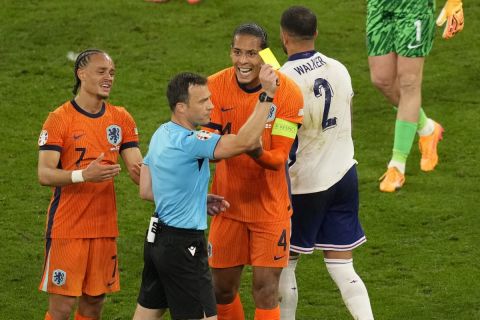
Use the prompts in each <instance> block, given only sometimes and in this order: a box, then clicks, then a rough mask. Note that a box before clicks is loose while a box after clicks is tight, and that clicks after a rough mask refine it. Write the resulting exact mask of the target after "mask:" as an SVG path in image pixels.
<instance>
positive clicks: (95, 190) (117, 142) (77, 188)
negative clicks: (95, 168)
mask: <svg viewBox="0 0 480 320" xmlns="http://www.w3.org/2000/svg"><path fill="white" fill-rule="evenodd" d="M128 147H138V134H137V129H136V125H135V122H134V121H133V119H132V117H131V116H130V115H129V114H128V112H127V111H126V110H125V109H123V108H119V107H115V106H113V105H110V104H108V103H105V104H104V106H103V107H102V110H101V111H100V112H99V113H97V114H89V113H87V112H85V111H84V110H83V109H81V108H80V107H79V106H78V105H76V104H75V102H74V101H71V102H70V101H69V102H66V103H65V104H63V105H62V106H61V107H59V108H58V109H56V110H55V111H54V112H52V113H50V115H49V116H48V118H47V120H46V121H45V124H44V125H43V128H42V132H41V134H40V138H39V149H40V152H42V150H54V151H58V152H60V161H59V168H61V169H65V170H77V169H84V168H86V167H87V166H88V165H89V164H90V162H91V161H93V160H95V159H96V158H97V157H98V156H99V155H100V154H101V153H104V155H105V156H104V160H103V162H104V163H108V164H115V163H117V162H118V156H119V152H120V150H121V149H122V148H128ZM46 229H47V230H46V235H47V238H98V237H116V236H117V235H118V228H117V209H116V203H115V190H114V186H113V179H112V180H109V181H104V182H100V183H93V182H84V183H77V184H70V185H66V186H63V187H55V188H54V190H53V196H52V200H51V201H50V206H49V208H48V216H47V226H46Z"/></svg>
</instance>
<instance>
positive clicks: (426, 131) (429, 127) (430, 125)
mask: <svg viewBox="0 0 480 320" xmlns="http://www.w3.org/2000/svg"><path fill="white" fill-rule="evenodd" d="M433 130H435V123H434V122H433V120H432V119H430V118H428V119H427V123H425V126H424V127H423V128H422V129H421V130H417V133H418V135H419V136H429V135H431V134H432V133H433Z"/></svg>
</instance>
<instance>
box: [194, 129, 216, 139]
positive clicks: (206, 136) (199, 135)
mask: <svg viewBox="0 0 480 320" xmlns="http://www.w3.org/2000/svg"><path fill="white" fill-rule="evenodd" d="M195 136H196V137H197V139H198V140H208V139H210V138H211V137H212V134H211V133H210V132H208V131H205V130H199V131H197V134H196V135H195Z"/></svg>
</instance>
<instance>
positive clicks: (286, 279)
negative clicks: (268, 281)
mask: <svg viewBox="0 0 480 320" xmlns="http://www.w3.org/2000/svg"><path fill="white" fill-rule="evenodd" d="M298 257H299V256H290V260H289V261H288V266H287V267H285V268H283V270H282V274H281V275H280V283H279V286H278V294H279V297H280V319H281V320H294V319H295V311H296V310H297V302H298V290H297V279H296V278H295V268H296V267H297V262H298Z"/></svg>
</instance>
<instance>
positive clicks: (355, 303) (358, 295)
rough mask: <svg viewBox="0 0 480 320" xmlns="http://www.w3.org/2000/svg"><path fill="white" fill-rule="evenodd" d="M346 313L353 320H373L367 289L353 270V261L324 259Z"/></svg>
mask: <svg viewBox="0 0 480 320" xmlns="http://www.w3.org/2000/svg"><path fill="white" fill-rule="evenodd" d="M324 261H325V264H326V265H327V270H328V273H330V276H331V277H332V279H333V281H335V283H336V284H337V287H338V288H339V289H340V293H341V294H342V299H343V301H344V302H345V305H346V306H347V308H348V311H350V313H351V314H352V316H353V319H355V320H373V313H372V307H371V306H370V299H369V298H368V292H367V288H366V287H365V284H364V283H363V281H362V279H361V278H360V277H359V276H358V274H357V273H356V272H355V269H353V259H348V260H346V259H324Z"/></svg>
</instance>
